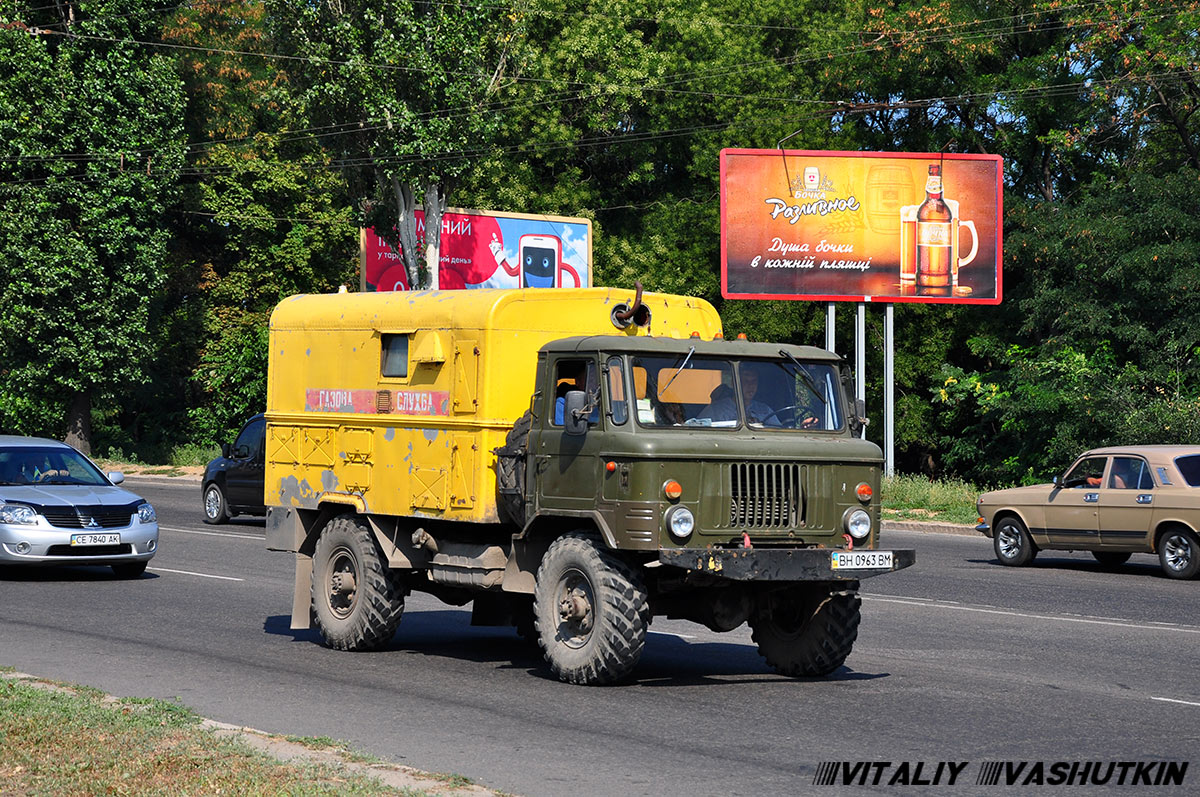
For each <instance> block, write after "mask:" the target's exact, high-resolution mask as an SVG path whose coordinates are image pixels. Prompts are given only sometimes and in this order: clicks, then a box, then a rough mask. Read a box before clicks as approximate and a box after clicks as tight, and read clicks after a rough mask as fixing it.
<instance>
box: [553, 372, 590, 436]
mask: <svg viewBox="0 0 1200 797" xmlns="http://www.w3.org/2000/svg"><path fill="white" fill-rule="evenodd" d="M572 390H583V391H585V392H586V393H587V394H588V400H589V402H590V403H591V404H593V408H592V414H591V415H590V416H589V417H588V423H589V424H593V425H594V424H596V423H599V421H600V406H599V404H600V381H599V380H598V379H597V377H596V363H594V362H593V361H591V360H559V361H558V362H557V363H556V364H555V366H554V415H553V420H552V423H553V425H554V426H562V425H563V414H564V413H565V411H566V403H567V393H569V392H570V391H572Z"/></svg>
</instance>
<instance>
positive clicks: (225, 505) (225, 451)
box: [200, 413, 267, 523]
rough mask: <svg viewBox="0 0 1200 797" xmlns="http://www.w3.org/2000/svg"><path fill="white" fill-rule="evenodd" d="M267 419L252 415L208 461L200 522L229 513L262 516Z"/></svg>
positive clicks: (226, 517) (213, 520) (221, 520)
mask: <svg viewBox="0 0 1200 797" xmlns="http://www.w3.org/2000/svg"><path fill="white" fill-rule="evenodd" d="M266 432H267V420H266V418H265V417H263V415H262V414H261V413H259V414H258V415H255V416H254V417H253V418H251V419H250V420H248V421H246V424H245V425H244V426H243V427H242V431H240V432H238V436H237V439H236V440H235V441H234V443H233V445H232V446H230V445H229V444H228V443H225V444H224V445H222V446H221V456H219V457H217V458H216V459H214V460H213V461H212V462H209V463H208V466H207V467H206V468H205V469H204V480H203V481H202V482H201V488H200V489H201V495H202V496H203V497H204V522H205V523H224V522H225V521H227V520H229V518H230V517H232V516H233V515H241V514H246V515H265V514H266V512H267V509H266V507H265V506H264V505H263V472H264V459H263V448H264V445H263V443H264V439H265V437H266Z"/></svg>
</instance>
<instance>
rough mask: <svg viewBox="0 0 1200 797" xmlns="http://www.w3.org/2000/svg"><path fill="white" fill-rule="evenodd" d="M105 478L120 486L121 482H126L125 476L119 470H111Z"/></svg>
mask: <svg viewBox="0 0 1200 797" xmlns="http://www.w3.org/2000/svg"><path fill="white" fill-rule="evenodd" d="M104 476H105V478H107V479H108V480H109V481H110V482H112V483H113V484H120V483H121V482H123V481H125V474H124V473H121V471H119V470H111V471H109V472H108V473H106V474H104Z"/></svg>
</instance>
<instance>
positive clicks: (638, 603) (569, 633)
mask: <svg viewBox="0 0 1200 797" xmlns="http://www.w3.org/2000/svg"><path fill="white" fill-rule="evenodd" d="M599 546H600V543H599V541H598V540H596V539H595V538H592V537H589V536H586V535H582V534H571V535H567V536H565V537H560V538H559V539H557V540H555V541H554V543H553V544H551V546H550V549H549V550H548V551H546V555H545V556H544V557H542V563H541V565H540V566H539V567H538V573H537V583H536V586H535V592H534V618H535V619H534V621H535V623H536V624H537V633H538V644H539V645H541V647H542V650H543V651H544V653H545V656H546V661H547V663H549V665H550V669H551V670H552V671H553V672H554V674H555V675H556V676H557V677H558V678H559V679H560V680H562V681H567V682H568V683H574V684H589V685H599V684H607V683H612V682H613V681H617V680H620V679H621V678H624V677H625V676H626V675H628V674H629V673H630V672H631V671H632V670H633V668H634V667H635V666H636V665H637V663H638V659H640V658H641V656H642V649H643V648H644V647H645V645H646V630H647V628H648V627H649V625H650V604H649V598H648V596H647V592H646V587H645V585H644V584H643V583H642V579H641V576H640V575H639V574H638V572H637V571H636V570H634V569H633V568H631V567H630V566H629V565H627V564H626V563H625V562H623V561H621V560H620V559H618V558H617V557H615V556H613V555H612V554H611V553H609V552H608V551H606V550H602V549H601V548H600V547H599Z"/></svg>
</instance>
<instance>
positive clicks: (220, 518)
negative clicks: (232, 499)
mask: <svg viewBox="0 0 1200 797" xmlns="http://www.w3.org/2000/svg"><path fill="white" fill-rule="evenodd" d="M227 520H229V503H228V502H227V501H226V500H225V491H224V490H222V489H221V486H220V485H219V484H217V483H216V482H213V483H212V484H210V485H208V486H207V487H205V488H204V522H205V523H209V524H217V523H224V522H225V521H227Z"/></svg>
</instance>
